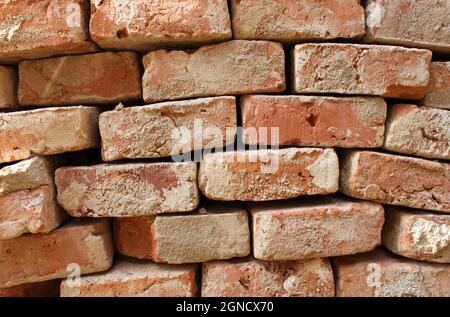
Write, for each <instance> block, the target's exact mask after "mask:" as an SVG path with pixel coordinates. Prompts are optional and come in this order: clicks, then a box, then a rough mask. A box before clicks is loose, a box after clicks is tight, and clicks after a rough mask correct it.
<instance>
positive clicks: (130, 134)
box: [99, 97, 237, 161]
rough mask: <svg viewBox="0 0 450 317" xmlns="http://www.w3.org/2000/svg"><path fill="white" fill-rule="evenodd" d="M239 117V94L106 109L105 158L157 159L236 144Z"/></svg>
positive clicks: (103, 128) (103, 126) (103, 125)
mask: <svg viewBox="0 0 450 317" xmlns="http://www.w3.org/2000/svg"><path fill="white" fill-rule="evenodd" d="M236 120H237V118H236V98H235V97H216V98H201V99H195V100H186V101H172V102H165V103H160V104H153V105H148V106H141V107H129V108H123V109H121V110H118V111H107V112H103V113H102V114H101V115H100V121H99V125H100V134H101V137H102V157H103V160H104V161H113V160H119V159H124V158H154V157H164V156H170V155H176V154H181V153H186V152H190V151H194V150H200V149H202V148H205V147H207V148H214V147H220V148H222V147H223V146H225V145H228V144H232V143H234V140H235V138H236V125H237V123H236ZM216 132H220V133H221V135H220V136H217V134H216ZM188 133H190V134H188Z"/></svg>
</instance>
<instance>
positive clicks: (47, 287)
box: [0, 280, 61, 297]
mask: <svg viewBox="0 0 450 317" xmlns="http://www.w3.org/2000/svg"><path fill="white" fill-rule="evenodd" d="M60 284H61V282H60V280H51V281H43V282H37V283H29V284H22V285H17V286H13V287H9V288H2V289H0V297H59V285H60Z"/></svg>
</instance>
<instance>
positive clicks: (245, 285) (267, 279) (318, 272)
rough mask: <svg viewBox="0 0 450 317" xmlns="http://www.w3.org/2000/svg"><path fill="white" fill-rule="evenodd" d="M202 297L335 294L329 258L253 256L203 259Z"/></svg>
mask: <svg viewBox="0 0 450 317" xmlns="http://www.w3.org/2000/svg"><path fill="white" fill-rule="evenodd" d="M202 296H203V297H211V296H213V297H239V296H243V297H297V296H299V297H313V296H314V297H332V296H334V281H333V271H332V268H331V264H330V262H329V260H328V259H326V258H324V259H311V260H303V261H281V262H269V261H259V260H253V259H250V258H247V259H242V260H241V259H239V260H231V261H212V262H206V263H203V272H202Z"/></svg>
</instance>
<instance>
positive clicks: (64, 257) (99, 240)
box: [0, 219, 113, 288]
mask: <svg viewBox="0 0 450 317" xmlns="http://www.w3.org/2000/svg"><path fill="white" fill-rule="evenodd" d="M112 256H113V246H112V239H111V230H110V224H109V221H108V220H107V219H96V220H94V219H89V220H81V221H80V220H73V221H72V222H70V223H68V224H66V225H65V226H63V227H61V228H59V229H57V230H55V231H53V232H51V233H48V234H38V235H25V236H22V237H19V238H16V239H10V240H4V241H0V288H6V287H12V286H16V285H20V284H26V283H34V282H40V281H46V280H52V279H58V278H65V277H67V276H69V274H71V273H73V271H72V270H70V268H67V266H68V265H69V264H72V263H76V264H78V265H79V266H80V269H81V274H89V273H95V272H100V271H106V270H107V269H109V268H110V267H111V264H112Z"/></svg>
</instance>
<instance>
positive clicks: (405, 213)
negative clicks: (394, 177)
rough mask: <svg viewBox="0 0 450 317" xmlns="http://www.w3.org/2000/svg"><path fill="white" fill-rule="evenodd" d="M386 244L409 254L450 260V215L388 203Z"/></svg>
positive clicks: (438, 260) (423, 257)
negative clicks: (394, 205) (389, 204)
mask: <svg viewBox="0 0 450 317" xmlns="http://www.w3.org/2000/svg"><path fill="white" fill-rule="evenodd" d="M383 245H384V246H385V247H386V248H388V249H389V250H391V251H392V252H394V253H396V254H398V255H401V256H404V257H407V258H411V259H416V260H423V261H429V262H440V263H450V215H438V214H432V213H429V212H424V211H421V210H414V209H407V208H403V207H393V206H390V207H386V224H385V226H384V227H383Z"/></svg>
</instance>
